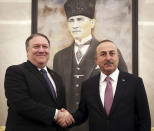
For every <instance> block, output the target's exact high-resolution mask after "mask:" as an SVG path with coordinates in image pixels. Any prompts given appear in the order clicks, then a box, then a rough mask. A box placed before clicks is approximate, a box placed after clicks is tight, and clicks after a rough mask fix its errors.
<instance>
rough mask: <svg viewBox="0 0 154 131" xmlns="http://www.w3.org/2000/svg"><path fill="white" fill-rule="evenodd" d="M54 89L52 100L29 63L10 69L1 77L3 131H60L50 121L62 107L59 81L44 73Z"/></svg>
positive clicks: (52, 74)
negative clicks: (5, 108) (4, 111)
mask: <svg viewBox="0 0 154 131" xmlns="http://www.w3.org/2000/svg"><path fill="white" fill-rule="evenodd" d="M48 71H49V73H50V75H51V76H52V78H53V80H54V82H55V85H56V89H57V99H56V100H54V98H53V97H52V93H51V91H50V89H49V86H48V84H47V82H46V81H45V79H44V78H43V77H42V75H41V73H40V72H39V71H38V69H37V67H35V66H34V65H32V64H31V63H30V62H29V61H27V62H25V63H23V64H20V65H14V66H10V67H9V68H8V69H7V71H6V76H5V94H6V98H7V102H8V117H7V122H6V131H62V128H60V127H59V126H58V125H57V124H56V123H55V121H54V115H55V109H61V108H62V107H65V95H64V88H63V84H62V81H61V78H60V77H59V76H58V75H57V74H56V73H55V72H53V71H51V70H50V69H48Z"/></svg>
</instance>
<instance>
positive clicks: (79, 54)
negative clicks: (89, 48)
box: [75, 41, 90, 62]
mask: <svg viewBox="0 0 154 131" xmlns="http://www.w3.org/2000/svg"><path fill="white" fill-rule="evenodd" d="M75 45H76V46H77V47H78V50H77V52H76V58H77V60H78V62H80V61H81V59H82V56H83V54H82V52H81V48H82V47H83V46H85V45H90V42H89V41H88V42H86V43H84V44H77V43H75Z"/></svg>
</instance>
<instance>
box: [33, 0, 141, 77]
mask: <svg viewBox="0 0 154 131" xmlns="http://www.w3.org/2000/svg"><path fill="white" fill-rule="evenodd" d="M65 2H66V0H32V33H35V32H40V33H43V34H45V35H47V36H48V38H49V39H50V42H51V56H50V60H49V67H51V68H52V64H53V57H54V55H55V53H57V52H58V51H59V50H62V49H64V48H66V47H67V46H69V45H70V44H71V43H72V42H73V38H72V36H71V33H70V31H69V29H68V25H67V17H66V14H65V11H64V3H65ZM95 20H96V23H95V27H94V30H93V36H94V37H95V38H96V39H97V40H98V41H101V40H105V39H109V40H112V41H113V42H114V43H115V44H116V45H117V46H118V48H119V49H120V51H121V53H122V56H123V58H124V60H125V62H126V64H127V67H128V71H129V72H130V73H134V74H138V24H137V23H138V0H96V5H95Z"/></svg>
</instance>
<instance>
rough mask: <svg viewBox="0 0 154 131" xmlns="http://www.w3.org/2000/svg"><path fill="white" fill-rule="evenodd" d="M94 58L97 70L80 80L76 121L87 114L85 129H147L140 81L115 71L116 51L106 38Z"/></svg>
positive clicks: (117, 70)
mask: <svg viewBox="0 0 154 131" xmlns="http://www.w3.org/2000/svg"><path fill="white" fill-rule="evenodd" d="M95 61H96V63H97V65H99V67H100V69H101V73H100V74H99V75H96V76H94V77H92V78H90V79H88V80H87V81H85V82H84V83H83V84H82V91H81V101H80V104H79V108H78V110H77V112H76V113H74V115H73V116H74V119H75V122H76V124H77V125H78V124H81V123H83V122H84V121H85V120H86V119H87V118H89V131H100V130H102V131H151V118H150V111H149V105H148V100H147V96H146V92H145V88H144V84H143V81H142V79H141V78H140V77H137V76H136V75H133V74H129V73H126V72H121V71H119V69H118V68H117V67H118V63H119V53H118V51H117V47H116V46H115V45H114V44H113V42H112V41H110V40H105V41H102V42H100V44H99V45H98V47H97V48H96V56H95Z"/></svg>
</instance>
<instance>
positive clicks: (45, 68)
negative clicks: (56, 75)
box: [37, 66, 48, 72]
mask: <svg viewBox="0 0 154 131" xmlns="http://www.w3.org/2000/svg"><path fill="white" fill-rule="evenodd" d="M37 69H38V70H39V71H40V70H41V68H37ZM42 69H44V70H46V72H48V70H47V67H46V66H45V67H44V68H42Z"/></svg>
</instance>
